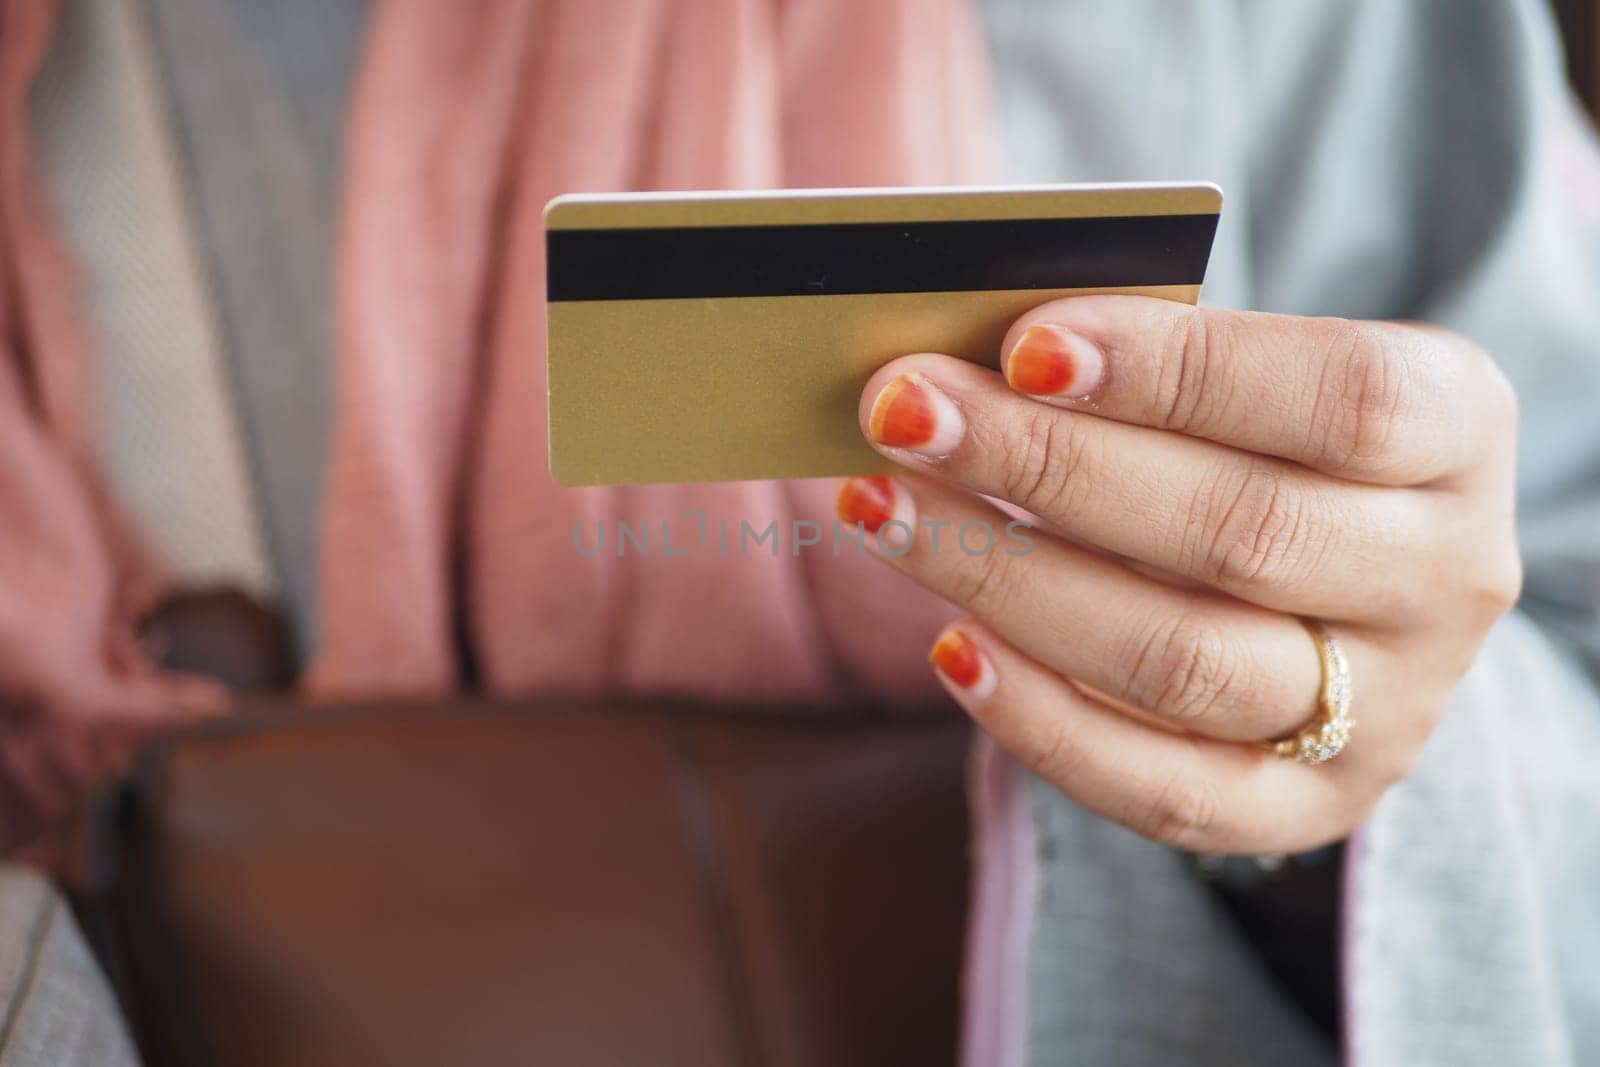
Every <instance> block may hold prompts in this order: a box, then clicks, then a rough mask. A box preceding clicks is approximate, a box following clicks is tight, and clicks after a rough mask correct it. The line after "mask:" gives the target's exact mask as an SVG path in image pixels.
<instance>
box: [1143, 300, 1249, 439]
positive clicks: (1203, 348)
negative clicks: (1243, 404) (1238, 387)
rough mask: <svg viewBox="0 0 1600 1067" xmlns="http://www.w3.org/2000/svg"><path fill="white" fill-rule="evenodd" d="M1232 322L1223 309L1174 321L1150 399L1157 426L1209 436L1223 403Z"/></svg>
mask: <svg viewBox="0 0 1600 1067" xmlns="http://www.w3.org/2000/svg"><path fill="white" fill-rule="evenodd" d="M1230 322H1231V320H1230V319H1229V318H1228V317H1227V315H1226V314H1224V313H1219V312H1211V311H1201V310H1195V311H1191V312H1190V313H1188V314H1185V315H1183V316H1182V317H1180V318H1179V319H1178V320H1177V321H1176V322H1174V323H1173V324H1172V326H1171V327H1170V329H1169V331H1168V335H1167V339H1166V343H1165V345H1163V346H1162V348H1161V349H1160V350H1161V351H1163V352H1166V353H1167V357H1166V358H1164V359H1163V360H1162V361H1161V368H1160V370H1159V371H1158V372H1157V378H1156V388H1155V393H1154V395H1153V397H1152V398H1151V409H1150V411H1149V413H1148V415H1149V422H1150V424H1151V425H1152V426H1155V427H1158V428H1160V429H1166V430H1172V431H1174V432H1177V433H1187V434H1199V435H1200V436H1205V431H1206V430H1207V429H1208V428H1209V427H1210V423H1211V421H1212V413H1213V412H1214V411H1216V410H1217V409H1218V407H1219V406H1220V402H1219V398H1218V397H1216V396H1214V395H1213V394H1214V393H1215V391H1216V390H1217V389H1219V388H1220V385H1219V382H1220V380H1221V379H1222V378H1223V377H1224V375H1222V374H1221V373H1219V372H1218V366H1217V365H1218V362H1219V358H1220V353H1222V352H1224V351H1226V350H1227V348H1228V344H1229V338H1230V336H1231V334H1232V333H1233V330H1232V328H1231V326H1230Z"/></svg>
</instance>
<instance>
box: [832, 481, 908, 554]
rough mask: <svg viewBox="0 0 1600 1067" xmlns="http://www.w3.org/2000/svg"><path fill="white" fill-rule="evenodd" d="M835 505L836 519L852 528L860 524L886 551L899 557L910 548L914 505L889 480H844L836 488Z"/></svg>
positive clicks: (900, 489)
mask: <svg viewBox="0 0 1600 1067" xmlns="http://www.w3.org/2000/svg"><path fill="white" fill-rule="evenodd" d="M837 506H838V509H839V518H840V519H842V520H843V521H845V522H847V523H849V524H850V525H852V526H853V525H855V524H856V523H860V524H861V526H862V527H863V528H864V529H865V530H866V531H867V533H870V534H874V535H876V537H877V539H878V541H879V542H881V543H882V544H883V545H884V546H885V547H886V548H888V549H890V550H892V551H895V552H897V553H901V554H903V553H904V550H905V549H907V548H909V547H910V545H911V535H912V534H913V533H914V532H915V531H916V528H917V506H916V503H915V502H914V501H913V500H912V499H911V494H910V493H908V492H906V491H905V489H904V487H902V486H899V485H896V484H895V481H894V479H893V478H885V477H882V476H879V477H875V478H846V479H845V480H844V484H843V485H841V486H840V487H839V501H838V505H837Z"/></svg>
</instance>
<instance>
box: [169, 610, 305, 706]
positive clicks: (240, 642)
mask: <svg viewBox="0 0 1600 1067" xmlns="http://www.w3.org/2000/svg"><path fill="white" fill-rule="evenodd" d="M139 640H140V642H141V643H143V644H144V645H145V647H146V648H147V649H148V650H149V652H150V655H151V657H152V658H153V659H155V660H156V661H157V662H158V663H160V664H161V666H162V667H163V668H164V669H166V670H169V671H184V672H187V673H191V674H204V675H207V676H209V677H212V678H216V679H217V680H218V681H221V682H224V683H226V684H227V685H228V687H229V688H231V689H233V690H234V691H235V692H238V693H261V692H270V691H273V690H282V689H287V688H288V687H289V686H290V685H291V684H293V682H294V674H295V663H294V659H295V657H294V643H293V640H292V639H291V637H290V634H289V626H288V623H287V622H286V621H285V620H284V618H283V616H281V615H279V614H278V613H277V612H275V611H273V610H272V609H271V608H269V607H266V606H265V605H263V604H261V603H260V602H259V601H257V600H255V599H253V598H252V597H251V596H250V595H249V594H247V593H243V592H240V591H239V590H237V589H233V588H225V587H224V588H214V589H197V590H192V591H187V592H183V593H178V594H176V595H174V596H172V597H170V598H168V599H167V600H166V601H165V602H163V603H162V604H161V606H160V607H158V608H157V609H156V610H155V611H153V612H151V613H150V614H149V615H148V616H146V617H145V619H144V620H143V622H141V623H140V625H139Z"/></svg>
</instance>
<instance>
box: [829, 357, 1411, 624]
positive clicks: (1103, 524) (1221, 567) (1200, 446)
mask: <svg viewBox="0 0 1600 1067" xmlns="http://www.w3.org/2000/svg"><path fill="white" fill-rule="evenodd" d="M861 421H862V427H863V430H864V431H865V432H866V434H867V436H868V438H869V439H870V440H872V441H873V442H874V444H876V445H877V446H878V447H879V449H880V450H881V451H883V452H884V453H885V454H886V455H889V456H891V457H893V458H894V459H896V460H897V461H899V462H901V463H903V464H905V465H907V466H909V467H912V468H913V469H917V470H921V471H924V472H927V473H930V474H937V475H938V476H940V477H942V478H946V479H949V480H951V481H954V482H956V483H958V484H961V485H963V486H966V487H967V488H969V489H972V490H975V491H976V492H979V493H983V494H985V495H988V496H992V497H996V498H999V499H1002V500H1006V501H1009V502H1011V503H1013V504H1016V505H1017V506H1018V507H1022V508H1025V509H1027V510H1028V511H1029V512H1031V513H1033V514H1034V515H1037V516H1038V517H1039V519H1040V520H1041V522H1042V523H1043V524H1044V525H1046V526H1047V527H1050V528H1052V529H1055V530H1058V531H1060V532H1062V533H1063V534H1065V535H1066V536H1067V537H1069V538H1071V539H1074V540H1079V541H1083V542H1086V543H1089V544H1093V545H1097V546H1099V547H1101V548H1104V549H1106V550H1108V551H1110V552H1113V553H1115V554H1117V555H1120V556H1124V557H1127V558H1129V559H1134V560H1138V561H1140V562H1142V563H1145V564H1148V565H1150V566H1153V567H1156V568H1159V569H1161V570H1163V571H1167V572H1171V573H1174V574H1178V575H1182V576H1185V577H1189V578H1193V579H1196V580H1198V581H1200V582H1203V583H1206V584H1207V585H1210V586H1212V587H1214V588H1217V589H1221V590H1224V591H1226V592H1228V593H1231V594H1233V595H1234V596H1237V597H1241V598H1243V599H1245V600H1249V601H1252V602H1254V603H1257V604H1260V605H1262V606H1264V607H1269V608H1273V609H1275V610H1280V611H1293V612H1296V613H1302V614H1311V615H1316V616H1318V617H1322V618H1331V619H1363V620H1375V621H1377V620H1387V619H1391V618H1403V617H1405V616H1406V613H1407V612H1409V611H1410V610H1412V609H1413V608H1414V607H1415V606H1416V598H1415V595H1414V594H1415V590H1416V588H1417V585H1418V581H1419V579H1421V578H1422V577H1423V576H1424V573H1423V571H1422V570H1421V569H1420V568H1417V567H1414V566H1410V567H1406V568H1400V567H1397V564H1398V563H1400V562H1403V561H1406V560H1409V559H1412V558H1414V557H1412V556H1410V555H1409V554H1408V553H1406V552H1405V547H1406V546H1407V545H1408V544H1413V543H1415V544H1421V543H1423V540H1422V539H1423V531H1424V529H1425V528H1426V521H1425V520H1426V518H1427V512H1426V511H1425V508H1424V501H1423V499H1422V497H1423V496H1424V493H1423V492H1422V491H1420V490H1394V489H1380V488H1376V487H1372V486H1365V485H1359V484H1357V483H1354V482H1348V481H1341V480H1339V479H1334V478H1328V477H1325V476H1322V475H1318V474H1316V473H1315V472H1313V471H1310V470H1308V469H1306V468H1304V467H1300V466H1297V465H1295V464H1292V463H1288V462H1286V461H1284V460H1281V459H1275V458H1272V457H1269V456H1259V455H1251V454H1249V453H1245V452H1240V451H1237V450H1235V449H1232V448H1225V447H1223V446H1221V445H1217V444H1214V443H1212V442H1209V441H1202V440H1198V439H1196V438H1193V437H1187V436H1184V435H1182V434H1178V433H1169V432H1163V431H1159V430H1151V429H1148V428H1145V427H1140V426H1131V425H1127V424H1125V423H1120V422H1116V421H1113V420H1111V419H1105V418H1099V417H1097V416H1096V415H1093V414H1089V413H1087V412H1079V411H1067V410H1062V409H1061V408H1058V407H1054V406H1051V405H1048V404H1041V403H1039V402H1038V401H1036V400H1033V399H1030V398H1028V397H1025V396H1022V395H1019V394H1018V393H1016V392H1014V391H1013V390H1012V389H1010V388H1009V387H1008V386H1007V385H1006V383H1005V382H1004V381H1003V380H1002V379H1001V378H1000V376H999V375H997V374H995V373H994V372H993V371H990V370H986V369H984V368H982V367H978V366H975V365H973V364H970V363H967V362H965V361H962V360H958V359H954V358H951V357H948V356H939V355H917V356H907V357H904V358H902V359H899V360H896V361H895V362H894V363H892V364H890V365H889V366H888V367H885V368H884V369H883V370H882V371H880V372H879V373H878V374H877V375H875V376H874V377H873V379H872V380H871V381H870V382H869V383H868V386H867V389H866V391H865V393H864V394H863V398H862V405H861Z"/></svg>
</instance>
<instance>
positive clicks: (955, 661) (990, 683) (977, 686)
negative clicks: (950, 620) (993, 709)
mask: <svg viewBox="0 0 1600 1067" xmlns="http://www.w3.org/2000/svg"><path fill="white" fill-rule="evenodd" d="M928 662H929V663H932V664H933V666H934V668H935V669H936V670H938V672H939V673H940V674H942V675H944V676H945V677H946V678H948V679H949V680H950V682H951V683H952V684H954V685H955V686H956V688H958V689H960V690H962V691H964V692H965V693H966V694H967V695H968V696H969V697H970V698H971V699H973V700H984V699H987V698H988V697H989V695H990V694H992V693H993V692H994V691H995V687H996V686H998V685H999V684H1000V679H999V677H998V676H997V675H996V674H995V673H994V665H993V664H992V663H990V662H989V657H987V656H985V655H984V654H983V653H982V652H981V651H979V649H978V645H977V642H975V641H973V640H972V638H970V637H968V636H967V635H966V634H964V633H962V632H961V631H960V630H957V629H953V628H952V629H949V630H946V631H945V632H944V633H942V634H940V635H939V640H937V641H935V642H934V643H933V651H931V652H929V653H928Z"/></svg>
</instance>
